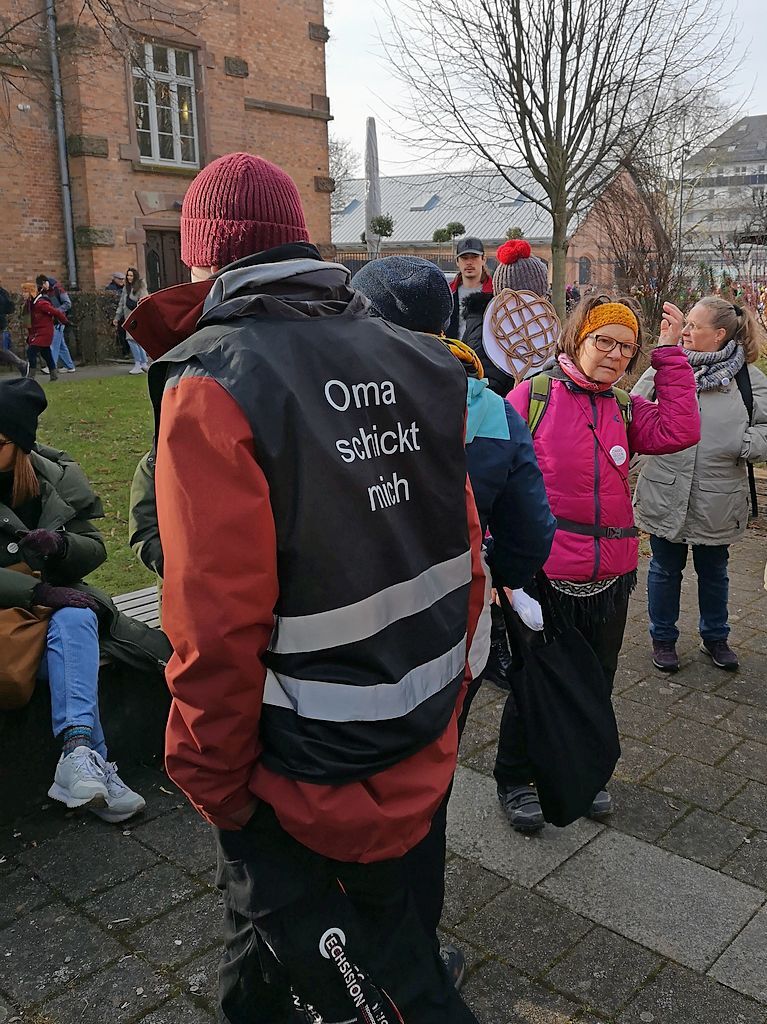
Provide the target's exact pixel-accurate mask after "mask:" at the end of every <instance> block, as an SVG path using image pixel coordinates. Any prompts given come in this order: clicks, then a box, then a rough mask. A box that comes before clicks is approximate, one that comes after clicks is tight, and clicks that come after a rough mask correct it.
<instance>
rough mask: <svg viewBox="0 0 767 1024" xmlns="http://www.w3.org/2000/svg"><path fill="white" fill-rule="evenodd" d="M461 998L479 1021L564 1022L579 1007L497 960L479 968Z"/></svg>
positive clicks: (508, 1023) (503, 1023)
mask: <svg viewBox="0 0 767 1024" xmlns="http://www.w3.org/2000/svg"><path fill="white" fill-rule="evenodd" d="M464 998H465V999H466V1002H467V1003H468V1005H469V1006H470V1008H471V1009H472V1010H473V1011H474V1013H475V1015H476V1016H477V1018H478V1020H480V1021H482V1022H483V1024H567V1022H568V1021H572V1020H575V1018H576V1016H577V1013H578V1010H579V1006H578V1004H577V1003H574V1002H571V1001H570V1000H569V999H566V998H565V997H564V996H560V995H556V994H555V993H554V992H550V991H549V990H548V989H545V988H544V987H543V986H542V985H538V984H536V983H535V982H532V981H530V980H529V979H527V978H525V977H523V976H522V975H521V974H519V973H517V971H515V970H513V969H512V968H511V967H506V966H505V965H504V964H499V963H487V964H484V965H483V966H482V967H480V968H479V970H478V971H477V972H476V974H473V975H472V977H471V978H470V979H469V982H468V984H467V986H466V989H465V990H464Z"/></svg>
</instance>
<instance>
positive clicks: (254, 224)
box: [181, 153, 309, 267]
mask: <svg viewBox="0 0 767 1024" xmlns="http://www.w3.org/2000/svg"><path fill="white" fill-rule="evenodd" d="M308 240H309V234H308V232H307V230H306V221H305V220H304V211H303V208H302V206H301V197H300V196H299V194H298V189H297V188H296V185H295V182H294V181H293V179H292V178H291V177H290V175H289V174H286V173H285V171H283V170H281V169H280V168H279V167H277V166H276V165H275V164H272V163H269V161H268V160H264V159H263V158H262V157H260V156H252V155H251V154H250V153H228V154H227V155H226V156H222V157H219V158H218V160H214V161H213V162H212V163H210V164H208V166H207V167H205V168H204V169H203V170H202V171H200V173H199V174H198V175H197V177H196V178H195V179H194V181H193V182H192V184H191V185H190V186H189V188H188V189H187V193H186V195H185V196H184V202H183V205H182V207H181V259H182V260H183V262H184V263H185V264H186V265H187V266H188V267H225V266H227V265H228V264H229V263H233V262H234V261H235V260H240V259H242V258H243V257H244V256H251V255H252V254H253V253H256V252H263V251H264V250H265V249H271V248H272V247H273V246H275V245H284V244H286V243H287V242H307V241H308Z"/></svg>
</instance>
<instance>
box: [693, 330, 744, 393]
mask: <svg viewBox="0 0 767 1024" xmlns="http://www.w3.org/2000/svg"><path fill="white" fill-rule="evenodd" d="M687 358H688V360H689V362H690V366H691V367H692V369H693V373H694V374H695V385H696V387H697V389H698V391H713V390H714V389H715V388H724V387H727V386H728V385H729V384H730V383H732V381H733V380H734V379H735V374H736V373H737V372H738V370H739V369H740V368H741V367H742V366H743V365H744V363H745V362H746V353H745V351H744V350H743V346H742V345H740V344H739V343H738V342H737V341H736V340H735V338H733V339H732V341H730V342H729V343H728V344H727V345H725V346H724V348H720V349H719V351H718V352H692V351H690V350H689V349H688V350H687Z"/></svg>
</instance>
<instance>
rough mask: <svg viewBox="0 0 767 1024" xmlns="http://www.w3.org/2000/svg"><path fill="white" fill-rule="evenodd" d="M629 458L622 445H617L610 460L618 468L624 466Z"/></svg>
mask: <svg viewBox="0 0 767 1024" xmlns="http://www.w3.org/2000/svg"><path fill="white" fill-rule="evenodd" d="M628 457H629V456H628V452H627V451H626V449H625V448H624V447H623V446H622V445H619V444H615V445H613V446H612V448H611V449H610V458H611V459H612V460H613V462H614V463H615V465H616V466H622V465H623V463H624V462H625V461H626V459H627V458H628Z"/></svg>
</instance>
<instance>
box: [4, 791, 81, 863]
mask: <svg viewBox="0 0 767 1024" xmlns="http://www.w3.org/2000/svg"><path fill="white" fill-rule="evenodd" d="M43 808H44V809H43ZM86 815H87V816H86ZM92 819H93V815H91V814H87V812H84V813H83V812H81V813H77V812H75V811H68V810H67V809H66V807H64V805H63V804H60V803H58V802H57V801H55V800H52V801H51V802H50V803H49V804H41V809H40V810H39V811H36V812H35V813H34V814H32V815H31V816H30V817H28V818H25V819H23V820H22V821H17V822H15V823H14V824H13V825H4V826H3V827H2V828H0V851H2V853H4V854H6V855H11V856H13V855H16V854H18V853H19V852H20V851H22V850H28V849H34V848H35V847H37V846H42V844H43V843H45V842H47V841H48V840H49V839H55V838H57V837H58V836H60V835H62V834H63V833H65V832H71V831H73V830H74V829H78V828H85V829H87V828H88V827H89V825H90V821H91V820H92Z"/></svg>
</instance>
